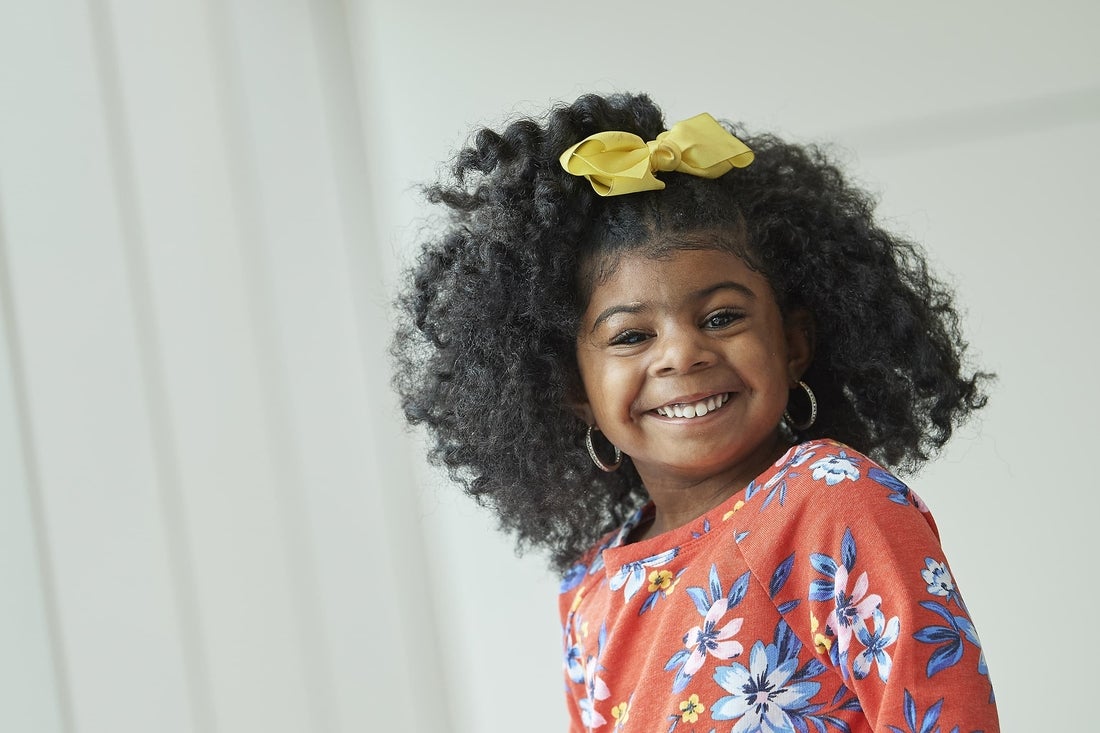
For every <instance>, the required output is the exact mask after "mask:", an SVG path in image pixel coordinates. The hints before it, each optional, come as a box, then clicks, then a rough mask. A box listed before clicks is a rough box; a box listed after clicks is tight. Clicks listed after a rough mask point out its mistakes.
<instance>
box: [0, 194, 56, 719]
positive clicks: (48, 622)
mask: <svg viewBox="0 0 1100 733" xmlns="http://www.w3.org/2000/svg"><path fill="white" fill-rule="evenodd" d="M0 190H2V189H0ZM2 204H3V197H2V196H0V206H2ZM2 224H3V218H2V217H0V588H2V589H3V592H2V593H0V649H5V650H7V651H6V653H5V654H3V655H0V730H13V731H22V730H27V731H40V732H41V733H62V731H64V730H66V726H65V723H66V722H68V716H69V714H70V711H69V710H68V695H67V689H66V687H65V680H64V678H63V677H62V676H61V669H59V668H60V667H63V665H64V661H63V660H62V659H61V657H60V652H61V650H60V648H59V645H58V644H57V641H58V639H57V638H56V634H57V630H58V629H57V624H56V620H57V616H56V604H55V602H54V598H53V596H52V591H53V587H54V586H53V574H52V568H51V564H50V550H49V547H48V546H47V544H46V542H45V536H44V534H45V532H44V529H45V528H44V526H43V522H42V519H43V516H42V514H43V513H42V502H41V493H40V490H41V486H40V484H39V482H38V481H36V480H35V478H36V477H35V476H34V475H33V474H32V466H31V465H28V462H27V461H26V460H25V457H26V456H27V454H28V452H31V449H30V446H28V445H27V444H26V441H27V440H28V439H29V437H30V436H29V435H28V434H26V432H25V428H26V426H27V422H28V419H29V415H28V411H27V409H26V404H25V402H24V401H23V396H24V393H23V392H22V391H21V390H22V386H23V380H22V364H21V362H20V359H19V356H18V354H17V353H16V349H17V348H18V344H19V341H18V339H17V338H16V334H15V320H14V314H13V312H12V310H13V309H12V307H11V306H12V300H11V288H10V286H11V283H10V280H9V278H8V277H7V274H8V268H7V256H6V252H5V247H4V233H3V229H2Z"/></svg>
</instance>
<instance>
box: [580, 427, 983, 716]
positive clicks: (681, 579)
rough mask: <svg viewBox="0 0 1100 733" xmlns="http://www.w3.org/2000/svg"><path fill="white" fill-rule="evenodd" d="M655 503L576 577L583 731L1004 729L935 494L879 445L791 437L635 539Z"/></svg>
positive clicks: (593, 555)
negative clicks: (687, 517) (793, 441)
mask: <svg viewBox="0 0 1100 733" xmlns="http://www.w3.org/2000/svg"><path fill="white" fill-rule="evenodd" d="M651 511H652V508H646V509H643V510H642V511H640V512H638V513H636V514H635V515H634V516H633V517H631V519H630V520H629V521H628V523H627V524H626V525H624V527H623V529H622V530H620V531H619V532H617V533H612V534H611V535H609V536H608V537H607V538H605V539H604V541H602V542H601V543H599V544H598V545H597V547H596V548H595V549H593V550H592V551H591V552H590V553H589V554H588V555H586V556H585V557H584V558H582V561H581V562H579V563H578V564H577V565H576V566H575V567H574V568H572V569H570V571H569V572H568V573H566V575H565V577H564V578H563V581H562V595H561V599H562V600H561V609H562V622H563V670H564V679H565V684H566V687H567V690H568V696H569V698H570V700H571V702H570V703H569V710H570V715H571V720H572V727H571V730H572V731H573V732H574V733H580V731H585V730H594V731H602V732H603V733H620V731H621V732H622V733H629V732H630V731H639V732H640V733H649V732H651V731H654V730H667V731H668V733H676V732H677V731H679V732H680V733H689V732H692V733H694V732H697V733H728V732H730V731H732V732H734V733H746V732H749V731H769V732H773V731H790V732H791V733H794V732H796V731H797V732H798V733H852V731H855V730H870V729H871V727H872V722H871V721H874V723H873V725H874V729H875V730H882V731H887V730H889V731H891V732H892V733H902V732H903V731H904V732H905V733H918V732H919V733H941V732H942V733H949V732H952V731H953V732H955V733H957V731H963V730H965V731H970V730H983V731H985V732H986V733H995V731H997V730H998V725H997V715H996V705H995V702H994V699H993V696H992V687H991V686H990V684H989V679H988V671H987V669H986V664H985V657H984V656H983V654H982V649H981V645H980V642H979V641H978V636H977V632H976V630H975V628H974V624H973V622H972V621H971V619H970V615H969V613H968V611H967V609H966V606H965V604H964V602H963V599H962V595H961V593H960V592H959V589H958V584H957V580H956V578H955V577H954V576H953V575H952V573H951V571H950V569H949V567H948V565H947V562H946V560H945V559H944V558H943V554H942V550H941V549H940V547H939V541H938V537H937V535H936V531H935V526H934V524H933V523H932V522H931V519H930V516H929V515H928V513H927V507H926V506H924V504H923V503H922V502H920V500H919V499H917V498H916V495H915V494H914V493H913V492H912V491H911V490H910V489H909V488H908V487H906V486H905V485H904V484H903V483H902V482H900V481H898V480H897V479H896V478H894V477H893V476H892V475H891V474H889V473H888V472H886V471H885V470H883V469H881V468H880V467H878V466H876V465H875V464H874V463H873V462H872V461H870V459H868V458H866V457H865V456H862V455H860V454H859V453H857V452H856V451H853V450H852V449H850V448H848V447H846V446H842V445H839V444H837V443H833V442H830V441H812V442H809V443H804V444H801V445H799V446H795V447H793V448H792V449H791V450H790V451H788V453H787V454H786V455H785V456H784V457H783V458H782V459H781V460H780V461H779V462H777V463H776V464H775V465H774V466H773V467H771V468H770V469H769V470H767V471H765V472H764V473H763V474H761V475H760V476H758V477H757V478H756V479H755V480H754V481H752V482H750V484H749V486H748V487H747V488H746V489H745V490H744V491H743V492H741V493H740V494H735V495H734V496H732V497H730V498H729V500H727V501H726V502H724V503H723V504H721V505H719V506H717V507H715V508H714V509H712V510H711V511H709V512H707V513H705V514H704V515H703V516H701V517H699V518H698V519H696V520H695V521H693V522H691V523H688V524H687V525H684V526H683V527H680V528H678V529H675V530H672V531H671V532H668V533H666V534H663V535H660V536H658V537H654V538H650V539H647V540H643V541H641V542H638V543H635V544H630V543H628V542H627V537H628V536H629V534H630V528H632V527H633V526H636V525H637V524H638V523H639V522H640V521H643V520H644V519H645V518H647V514H646V512H651ZM597 629H598V630H599V631H598V633H595V632H596V630H597ZM589 630H591V631H592V632H593V633H589ZM915 679H920V680H922V682H921V683H920V684H916V685H914V683H913V680H915Z"/></svg>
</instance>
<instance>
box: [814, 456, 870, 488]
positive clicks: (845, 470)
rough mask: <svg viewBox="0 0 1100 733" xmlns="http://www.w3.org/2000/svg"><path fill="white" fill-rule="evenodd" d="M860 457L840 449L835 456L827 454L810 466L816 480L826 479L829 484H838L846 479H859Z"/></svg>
mask: <svg viewBox="0 0 1100 733" xmlns="http://www.w3.org/2000/svg"><path fill="white" fill-rule="evenodd" d="M859 462H860V461H859V459H858V458H855V457H854V456H849V455H848V454H847V453H846V452H844V451H840V453H838V454H837V455H835V456H825V457H824V458H822V459H821V460H819V461H817V462H815V463H814V464H813V465H811V466H810V468H811V469H812V470H813V478H814V481H820V480H821V479H825V483H826V484H828V485H829V486H836V485H837V484H839V483H840V482H841V481H843V480H844V479H848V480H849V481H857V480H858V479H859V468H858V466H859Z"/></svg>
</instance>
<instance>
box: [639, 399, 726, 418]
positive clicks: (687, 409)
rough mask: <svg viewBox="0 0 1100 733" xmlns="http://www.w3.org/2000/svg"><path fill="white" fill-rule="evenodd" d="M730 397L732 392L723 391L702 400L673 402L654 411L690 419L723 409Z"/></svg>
mask: <svg viewBox="0 0 1100 733" xmlns="http://www.w3.org/2000/svg"><path fill="white" fill-rule="evenodd" d="M729 399H730V393H729V392H722V393H721V394H716V395H711V396H710V397H707V398H706V399H702V400H696V401H691V402H671V403H669V404H667V405H663V406H661V407H658V408H657V409H656V410H654V412H656V413H657V414H658V415H661V416H662V417H678V418H686V419H689V420H690V419H692V418H696V417H703V416H704V415H707V414H709V413H711V412H714V411H715V410H720V409H722V406H723V405H725V404H726V403H727V402H729Z"/></svg>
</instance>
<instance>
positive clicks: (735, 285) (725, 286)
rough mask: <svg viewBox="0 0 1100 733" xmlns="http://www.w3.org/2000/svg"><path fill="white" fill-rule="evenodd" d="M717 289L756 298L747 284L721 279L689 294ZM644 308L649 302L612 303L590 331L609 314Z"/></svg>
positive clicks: (699, 294)
mask: <svg viewBox="0 0 1100 733" xmlns="http://www.w3.org/2000/svg"><path fill="white" fill-rule="evenodd" d="M719 290H734V291H736V292H738V293H741V294H742V295H744V296H745V297H746V298H749V299H750V300H756V293H754V292H753V291H752V289H750V288H749V287H748V286H747V285H742V284H741V283H739V282H735V281H733V280H723V281H722V282H720V283H715V284H714V285H708V286H707V287H705V288H703V289H702V290H696V291H695V292H694V293H692V294H691V297H692V298H693V299H694V300H702V299H703V298H706V297H708V296H710V295H714V294H715V293H717V292H718V291H719ZM646 310H649V304H648V303H630V304H629V305H613V306H611V307H610V308H606V309H604V310H603V311H601V312H600V315H598V316H596V320H595V321H593V322H592V331H595V330H596V329H597V328H599V327H600V324H601V323H603V322H604V321H606V320H607V319H608V318H610V317H611V316H614V315H617V314H619V313H628V314H635V313H642V312H643V311H646Z"/></svg>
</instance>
